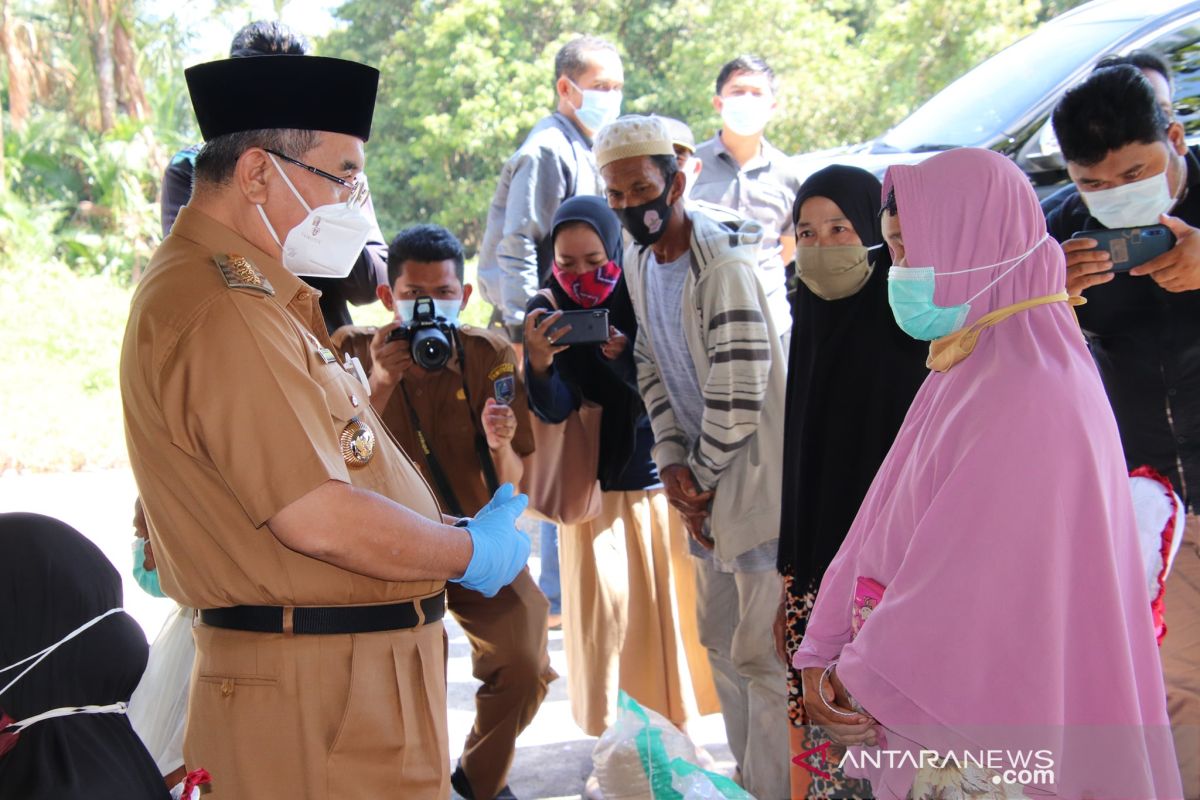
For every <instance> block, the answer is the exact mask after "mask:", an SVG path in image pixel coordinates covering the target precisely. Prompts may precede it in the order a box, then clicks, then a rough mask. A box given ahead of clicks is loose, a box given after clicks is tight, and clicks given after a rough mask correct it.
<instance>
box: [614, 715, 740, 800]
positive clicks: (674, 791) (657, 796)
mask: <svg viewBox="0 0 1200 800" xmlns="http://www.w3.org/2000/svg"><path fill="white" fill-rule="evenodd" d="M697 761H698V756H697V750H696V745H695V744H694V743H693V742H692V740H691V739H690V738H689V737H688V736H687V734H685V733H683V732H682V731H681V730H679V729H678V728H676V727H675V726H674V725H672V724H671V722H670V721H669V720H668V719H666V718H665V717H663V716H662V715H661V714H658V713H656V712H654V711H651V710H649V709H645V708H642V706H641V705H639V704H638V702H637V701H636V700H634V699H633V698H632V697H630V696H629V695H627V694H626V693H625V692H621V693H620V695H619V697H618V701H617V719H616V721H615V722H614V723H613V724H612V725H611V726H610V727H609V729H608V730H606V731H605V732H604V735H602V736H601V737H600V741H598V742H597V743H596V748H595V750H593V751H592V762H593V764H594V765H595V768H596V779H597V781H598V782H599V784H600V791H601V793H602V794H603V795H604V799H605V800H754V798H753V797H751V795H749V794H747V793H746V792H745V791H744V790H742V789H741V788H739V787H738V786H737V784H735V783H734V782H733V781H731V780H729V779H728V778H726V777H724V776H721V775H717V774H715V773H712V772H706V771H705V770H703V769H702V768H701V767H700V766H699V765H698V764H697Z"/></svg>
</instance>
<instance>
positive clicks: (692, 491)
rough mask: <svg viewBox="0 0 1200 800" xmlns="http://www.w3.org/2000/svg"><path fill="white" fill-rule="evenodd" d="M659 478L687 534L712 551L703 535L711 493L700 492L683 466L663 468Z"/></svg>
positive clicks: (710, 545) (710, 540) (710, 542)
mask: <svg viewBox="0 0 1200 800" xmlns="http://www.w3.org/2000/svg"><path fill="white" fill-rule="evenodd" d="M659 477H661V478H662V481H663V486H664V487H665V488H666V490H667V500H668V502H670V504H671V506H672V507H674V508H675V510H676V511H678V512H679V513H680V514H681V515H683V522H684V524H685V525H686V526H687V530H688V534H690V535H691V537H692V538H693V539H695V540H696V541H697V542H698V543H699V544H700V546H701V547H703V548H704V549H706V550H712V549H713V541H712V539H710V538H709V537H707V536H706V535H705V534H704V521H705V520H706V519H707V518H708V504H709V503H710V502H711V501H712V499H713V492H711V491H708V492H702V491H700V487H698V486H697V485H696V479H695V477H694V476H693V475H692V471H691V470H690V469H688V468H687V467H685V466H684V465H683V464H672V465H670V466H669V467H666V468H664V469H663V471H662V474H661V475H660V476H659Z"/></svg>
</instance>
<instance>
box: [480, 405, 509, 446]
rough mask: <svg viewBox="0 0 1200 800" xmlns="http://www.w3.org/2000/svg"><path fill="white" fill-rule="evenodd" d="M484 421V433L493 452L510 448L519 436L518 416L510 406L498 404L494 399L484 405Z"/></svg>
mask: <svg viewBox="0 0 1200 800" xmlns="http://www.w3.org/2000/svg"><path fill="white" fill-rule="evenodd" d="M482 421H483V433H484V435H485V436H486V437H487V444H488V447H489V448H491V449H492V450H499V449H500V448H502V447H506V446H508V444H509V443H511V442H512V440H513V437H514V436H516V434H517V415H516V414H514V413H513V410H512V409H511V408H509V407H508V406H506V405H503V404H501V403H497V402H496V398H494V397H489V398H488V399H487V402H486V403H484V405H483V414H482Z"/></svg>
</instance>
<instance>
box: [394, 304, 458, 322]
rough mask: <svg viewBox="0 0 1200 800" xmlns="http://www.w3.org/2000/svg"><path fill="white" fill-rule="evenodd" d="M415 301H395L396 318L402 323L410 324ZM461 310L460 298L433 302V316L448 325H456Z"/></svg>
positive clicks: (414, 311)
mask: <svg viewBox="0 0 1200 800" xmlns="http://www.w3.org/2000/svg"><path fill="white" fill-rule="evenodd" d="M416 307H417V301H416V299H415V298H414V299H412V300H397V301H396V317H397V319H400V320H401V321H403V322H411V321H412V318H413V316H415V314H416ZM461 310H462V298H461V297H455V298H452V299H450V300H434V301H433V315H434V316H435V317H441V318H442V319H444V320H445V321H446V324H448V325H458V312H459V311H461Z"/></svg>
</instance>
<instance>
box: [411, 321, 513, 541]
mask: <svg viewBox="0 0 1200 800" xmlns="http://www.w3.org/2000/svg"><path fill="white" fill-rule="evenodd" d="M450 335H451V337H452V338H453V339H454V348H455V350H457V351H458V366H459V370H460V371H461V373H462V379H463V382H462V388H463V398H464V399H465V400H466V402H467V413H468V414H469V415H470V417H471V423H472V425H473V427H474V429H475V455H476V457H477V458H478V459H479V468H480V469H481V470H483V479H484V482H485V484H486V485H487V489H488V493H489V494H495V493H496V490H497V489H499V488H500V480H499V478H497V476H496V464H495V462H493V461H492V450H491V448H489V447H488V444H487V437H486V436H484V434H483V430H482V428H481V427H480V422H479V419H478V418H476V416H475V406H474V405H473V404H472V403H471V390H470V388H469V387H468V386H467V354H466V350H465V349H464V348H463V345H462V339H461V338H460V337H459V335H458V328H456V327H451V328H450ZM400 392H401V393H402V394H403V395H404V405H405V406H406V407H407V408H408V418H409V421H410V422H411V423H412V427H413V431H414V432H415V433H416V434H417V441H418V442H420V444H421V453H422V455H424V456H425V463H426V464H427V465H428V466H429V475H430V477H432V478H433V483H434V485H435V486H436V487H437V491H438V494H439V495H441V498H442V502H443V503H444V504H445V505H446V511H447V512H449V513H450V514H451V515H453V516H456V517H462V516H466V514H465V512H464V511H463V507H462V503H460V502H459V499H458V495H457V494H455V493H454V489H453V488H452V487H451V486H450V478H449V476H447V475H446V470H445V469H443V468H442V464H441V462H440V461H438V458H437V456H436V455H435V454H434V452H433V448H432V447H431V446H430V444H429V439H428V438H427V437H426V436H425V431H424V430H422V428H421V420H420V419H419V418H418V417H417V411H416V409H415V408H414V407H413V404H412V400H411V399H410V398H409V396H408V389H407V388H405V386H404V381H403V380H401V381H400Z"/></svg>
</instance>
